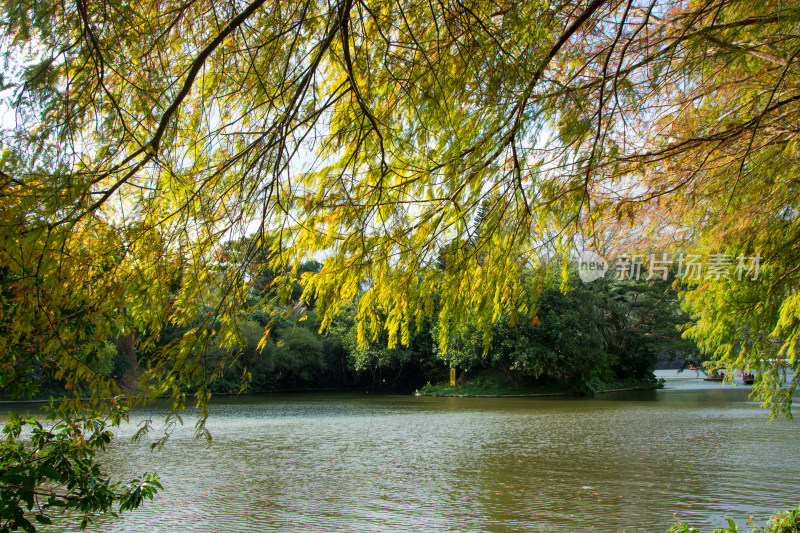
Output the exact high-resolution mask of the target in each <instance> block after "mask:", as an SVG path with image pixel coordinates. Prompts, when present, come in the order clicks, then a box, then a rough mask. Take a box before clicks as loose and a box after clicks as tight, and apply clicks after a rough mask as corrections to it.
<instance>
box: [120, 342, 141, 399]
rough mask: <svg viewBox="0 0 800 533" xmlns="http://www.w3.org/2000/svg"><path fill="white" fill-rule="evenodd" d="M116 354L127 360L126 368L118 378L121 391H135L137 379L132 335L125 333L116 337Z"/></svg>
mask: <svg viewBox="0 0 800 533" xmlns="http://www.w3.org/2000/svg"><path fill="white" fill-rule="evenodd" d="M117 353H119V354H120V355H122V356H124V357H125V359H127V360H128V368H127V370H125V373H124V374H123V375H122V376H120V379H119V386H120V388H121V389H122V390H123V391H133V390H135V389H136V386H137V384H138V379H137V377H136V364H137V361H136V348H134V347H133V333H127V334H125V335H120V336H119V337H117Z"/></svg>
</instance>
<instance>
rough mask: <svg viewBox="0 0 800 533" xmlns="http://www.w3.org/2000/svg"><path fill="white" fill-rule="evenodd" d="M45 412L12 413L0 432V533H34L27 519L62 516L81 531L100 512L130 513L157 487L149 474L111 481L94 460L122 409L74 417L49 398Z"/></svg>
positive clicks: (42, 521) (122, 417) (44, 521)
mask: <svg viewBox="0 0 800 533" xmlns="http://www.w3.org/2000/svg"><path fill="white" fill-rule="evenodd" d="M48 411H49V414H48V415H47V417H46V419H44V420H41V419H38V418H34V417H29V416H26V417H21V416H19V415H16V414H13V413H12V414H10V417H9V421H8V423H7V424H6V425H5V427H4V428H3V435H4V439H3V441H2V443H0V533H5V532H8V531H17V530H23V531H27V532H32V531H36V527H35V526H34V523H33V522H31V520H35V521H36V522H38V523H40V524H50V523H51V522H52V519H53V518H55V515H56V514H59V515H60V514H63V513H66V512H71V513H73V516H75V517H76V518H77V519H79V520H80V527H81V529H84V528H85V527H86V525H87V524H88V523H89V522H90V521H91V520H92V518H93V517H95V516H98V515H100V514H105V513H111V514H112V515H114V516H116V515H117V513H118V512H122V511H129V510H133V509H136V508H137V507H139V506H140V505H141V504H142V503H143V502H144V501H145V500H147V499H149V500H152V499H153V496H154V495H155V494H156V492H157V491H158V490H159V489H161V488H162V487H161V484H160V483H159V479H158V474H155V473H154V474H148V473H146V474H144V475H142V476H141V477H139V478H136V479H133V480H131V481H129V482H127V483H124V482H112V480H111V478H110V477H109V476H108V475H107V474H106V473H104V472H103V469H102V468H101V465H100V464H98V462H97V460H96V454H97V453H98V452H100V451H103V450H104V449H105V446H106V445H107V444H108V443H109V442H110V441H111V438H112V436H113V433H112V432H111V431H110V429H109V426H114V425H118V424H119V423H120V422H121V421H122V420H127V415H126V412H125V411H124V410H123V409H115V410H113V411H112V413H111V415H110V416H108V417H106V418H100V417H99V416H96V415H89V414H82V415H75V414H74V413H73V412H72V411H71V410H67V409H65V408H59V407H57V406H56V405H55V404H54V402H53V401H52V400H51V403H50V406H49V410H48ZM48 421H49V424H48V423H47V422H48ZM115 508H116V511H115V510H114V509H115Z"/></svg>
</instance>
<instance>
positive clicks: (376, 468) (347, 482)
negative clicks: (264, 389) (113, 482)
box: [54, 373, 800, 532]
mask: <svg viewBox="0 0 800 533" xmlns="http://www.w3.org/2000/svg"><path fill="white" fill-rule="evenodd" d="M671 377H672V378H673V379H671V380H670V381H669V383H668V387H667V389H665V390H659V391H646V392H638V393H613V394H608V395H602V396H599V397H598V398H596V399H592V400H578V399H533V398H517V399H481V398H413V397H375V398H372V397H361V396H358V397H357V396H330V395H326V396H322V395H320V396H316V395H311V396H281V397H279V396H251V397H247V398H221V399H217V400H216V401H215V403H214V404H213V405H212V406H211V409H210V411H211V418H210V421H209V428H210V430H211V431H212V433H213V435H214V440H213V442H212V443H211V444H210V445H208V444H206V443H205V442H201V441H196V440H194V439H193V431H192V428H191V424H190V423H187V425H188V427H186V428H182V429H180V430H179V431H177V432H176V433H175V434H174V435H173V437H172V438H171V440H170V441H169V443H168V444H167V445H166V447H165V448H164V449H163V450H162V451H159V452H150V451H149V448H148V446H147V445H146V443H142V444H135V445H134V444H130V443H129V441H128V439H127V438H126V437H129V436H130V435H132V434H133V432H134V430H135V426H136V423H137V422H138V421H140V420H141V419H142V417H143V416H144V415H145V414H148V413H141V412H140V413H137V415H136V416H135V417H132V424H131V425H129V426H128V427H125V428H123V429H122V430H121V431H120V432H119V435H120V436H121V438H120V439H119V440H118V441H117V442H116V443H115V445H114V447H113V448H112V449H111V450H110V452H109V453H108V458H107V459H108V464H109V465H110V467H111V468H112V470H113V471H114V472H115V473H116V474H117V475H119V476H120V477H121V478H123V479H124V478H127V477H130V476H133V475H135V474H138V473H141V472H143V471H147V470H149V471H152V470H157V471H158V472H159V473H160V474H161V477H162V480H163V482H164V487H165V490H164V491H163V492H162V493H160V494H159V496H158V497H157V500H156V501H155V502H152V503H148V504H145V506H144V507H143V508H142V509H141V510H139V511H135V512H133V513H128V514H126V515H123V517H122V518H121V519H119V520H111V519H109V520H106V519H104V520H103V521H101V522H98V523H97V525H96V530H97V531H130V532H134V531H136V532H140V531H175V532H178V531H187V532H188V531H192V532H194V531H259V532H260V531H267V530H280V531H565V532H566V531H570V532H574V531H603V532H606V531H629V532H630V531H665V530H666V529H667V528H668V527H669V526H670V525H671V524H672V523H673V522H674V518H673V514H675V513H677V516H678V517H679V518H680V519H682V520H686V521H689V522H691V523H693V524H694V525H697V526H701V527H702V528H703V529H711V528H712V527H721V526H722V525H723V523H724V517H726V516H733V517H734V518H736V519H737V520H738V521H739V523H740V524H742V523H743V522H744V520H746V517H747V516H749V515H753V516H754V517H755V518H756V519H760V520H763V519H764V518H765V517H766V516H767V515H769V514H770V513H771V512H773V511H775V510H777V509H784V508H789V507H792V506H794V505H796V504H797V498H798V496H797V490H796V488H797V486H798V481H800V479H799V478H798V474H800V446H798V444H800V426H799V425H798V424H797V423H795V422H787V421H785V420H778V421H776V422H774V423H772V424H767V413H766V412H765V411H764V410H762V409H760V408H759V407H758V406H757V405H755V404H754V403H752V402H751V401H750V400H749V399H748V397H747V396H748V393H749V390H750V389H749V387H742V386H739V387H736V388H733V387H730V386H722V385H719V384H713V383H712V384H709V383H705V382H703V381H702V380H699V379H697V378H696V377H694V373H684V374H681V375H680V378H681V379H674V378H676V377H678V376H676V375H675V374H674V373H672V374H671ZM149 414H151V415H153V416H163V413H160V412H158V411H153V412H151V413H149ZM54 531H55V529H54Z"/></svg>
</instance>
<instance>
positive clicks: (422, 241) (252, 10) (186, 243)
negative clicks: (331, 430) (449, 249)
mask: <svg viewBox="0 0 800 533" xmlns="http://www.w3.org/2000/svg"><path fill="white" fill-rule="evenodd" d="M3 7H4V10H3V13H4V14H3V16H2V17H3V18H2V41H3V47H4V50H5V53H4V60H5V62H6V64H7V65H8V66H9V68H8V69H6V74H5V75H4V78H3V84H4V85H3V86H4V89H5V91H4V93H3V94H4V95H5V97H4V104H5V105H6V106H7V108H8V110H9V111H8V112H7V114H6V117H7V119H6V121H5V124H6V129H5V132H4V136H3V139H2V142H3V146H4V149H5V152H4V155H3V160H2V169H1V170H2V180H3V181H2V192H1V193H0V215H1V216H0V220H2V222H0V243H2V246H0V254H2V256H0V264H2V265H4V266H5V267H6V268H7V271H6V272H4V277H3V280H4V285H3V293H2V298H3V306H2V308H0V313H2V318H3V328H4V330H5V332H6V334H4V336H3V343H2V345H0V365H2V368H3V369H4V372H3V378H2V380H3V381H2V384H0V386H6V385H8V384H10V383H12V382H13V383H19V382H20V380H22V381H24V379H22V378H21V376H24V371H21V370H20V371H19V372H18V371H17V370H18V369H19V368H20V364H19V361H20V360H24V359H25V358H26V357H39V358H43V359H45V361H44V363H43V364H47V365H51V366H58V367H59V369H60V370H59V371H60V372H61V375H62V376H65V377H69V376H81V377H80V379H92V378H91V374H89V373H87V372H88V371H87V370H86V369H85V368H84V367H85V365H83V364H82V363H81V361H80V359H79V358H75V357H74V356H73V353H74V350H75V349H76V347H77V346H79V345H84V344H86V343H93V342H99V341H100V340H101V339H105V338H107V337H108V336H109V335H112V336H113V335H125V334H128V333H129V332H131V331H133V330H134V329H135V330H136V331H137V339H138V341H137V342H138V343H140V345H141V346H149V347H152V346H154V345H155V344H154V343H155V339H156V338H157V337H158V334H159V331H160V329H161V328H162V327H163V324H164V323H165V321H169V322H170V323H172V324H175V325H178V326H188V325H190V324H191V325H192V327H190V328H188V330H187V332H186V334H185V335H184V336H183V337H182V338H181V339H179V340H178V341H176V342H174V343H172V344H170V345H169V346H167V347H166V348H165V349H164V350H162V351H161V353H160V355H159V356H157V357H155V358H154V359H153V360H152V361H151V365H152V366H151V371H150V372H148V373H147V374H145V376H144V381H143V384H144V385H148V386H149V387H150V388H149V389H148V390H149V392H150V393H151V394H162V393H165V392H169V393H171V394H172V395H173V397H174V398H175V399H176V400H177V401H179V402H180V401H181V399H182V392H183V389H184V387H185V386H192V385H194V386H197V387H198V389H197V390H198V393H197V401H198V402H199V403H200V404H202V403H203V402H205V401H206V400H207V395H208V391H207V389H206V388H204V386H203V384H204V383H205V381H206V376H205V375H204V372H203V366H202V364H201V361H199V358H200V357H202V355H201V354H202V349H201V348H202V346H203V345H205V344H206V343H207V342H208V339H209V336H210V335H211V332H212V331H215V332H217V334H218V335H219V336H220V338H222V339H227V341H226V342H230V343H231V344H234V343H235V342H236V341H237V337H238V335H237V334H236V332H237V331H238V330H237V325H236V321H237V316H239V314H240V312H241V310H242V309H243V308H244V307H245V306H247V305H248V298H249V294H250V291H249V285H250V284H251V283H253V280H252V278H250V277H249V276H248V275H247V274H246V273H247V271H248V264H249V263H250V262H251V261H253V260H256V259H257V258H258V260H259V261H261V260H262V259H263V257H264V254H262V253H261V250H264V249H270V250H272V252H271V253H269V254H266V256H267V257H268V261H269V263H270V265H269V268H270V270H271V271H272V272H276V273H280V275H277V276H276V277H275V278H274V279H273V280H271V284H272V285H273V287H272V290H270V291H266V292H265V296H264V299H263V300H262V302H260V304H259V305H268V304H269V303H271V302H270V300H271V299H276V300H280V299H282V298H283V299H286V298H288V297H289V295H290V293H291V288H292V286H293V285H292V283H293V279H292V278H293V274H295V273H296V272H297V266H298V264H299V262H300V261H301V259H306V258H309V257H315V254H323V253H324V254H325V256H326V258H325V264H324V267H323V268H322V270H321V271H320V272H319V273H313V272H310V273H308V275H307V276H306V280H307V282H308V283H307V285H306V291H307V295H308V296H311V295H313V296H314V297H315V298H316V302H317V310H318V313H319V315H320V316H321V317H323V327H325V326H327V325H328V324H330V320H331V318H332V316H334V315H335V313H336V312H337V310H338V309H339V305H340V304H341V302H343V301H346V300H349V299H352V298H353V297H354V296H355V295H356V294H357V293H359V292H360V290H361V288H362V287H363V286H364V285H363V284H364V282H366V283H367V285H368V290H367V291H366V293H365V294H363V295H361V297H360V299H359V308H358V314H357V319H358V320H359V323H360V324H361V325H362V327H361V328H360V329H359V340H360V342H362V343H366V342H367V341H368V340H369V339H372V340H376V339H378V338H379V336H380V335H382V334H386V338H387V339H388V345H389V346H394V345H396V344H397V343H402V342H407V341H408V339H409V338H410V337H411V331H410V329H411V328H412V327H413V325H414V324H421V323H423V322H424V321H425V320H424V319H433V320H436V321H438V323H439V327H440V329H441V330H442V331H443V333H444V334H443V335H441V336H440V338H442V339H447V338H448V335H447V334H446V332H447V330H448V329H449V328H450V327H452V326H453V325H454V324H456V325H457V324H458V322H459V321H460V320H466V319H467V317H468V316H470V317H471V319H472V320H477V322H478V324H479V325H480V327H481V328H482V330H483V331H484V332H485V333H486V334H487V335H490V331H491V324H492V322H493V321H494V320H496V319H497V318H498V317H500V316H502V315H504V314H506V315H508V316H510V319H511V320H512V321H513V320H514V317H515V316H516V314H517V313H519V312H527V311H529V307H530V302H528V301H527V299H526V297H525V295H526V293H527V292H526V287H525V286H524V284H525V282H524V281H523V272H525V271H526V269H531V268H533V270H534V271H540V272H541V271H543V270H547V269H548V268H551V267H553V265H555V264H557V261H556V260H557V259H559V258H560V259H561V260H566V258H567V254H568V248H569V244H570V241H571V238H572V237H573V236H577V235H580V236H581V237H582V238H588V242H589V243H590V244H593V245H598V244H602V243H600V242H599V240H600V239H601V237H602V236H606V235H610V234H613V233H614V232H616V231H617V230H618V229H619V228H620V227H621V226H625V225H626V224H629V223H631V222H633V223H635V224H637V228H638V231H639V232H640V233H641V235H642V236H643V237H649V238H650V240H651V241H655V243H652V244H653V245H655V244H665V243H676V242H679V243H681V244H685V243H686V242H690V243H691V244H693V245H695V246H697V247H698V249H699V250H700V251H701V252H703V253H709V254H710V253H723V254H734V255H736V254H738V253H740V252H741V253H746V254H747V255H748V256H750V255H752V254H754V253H756V252H757V251H759V250H760V253H761V255H763V256H764V262H765V264H766V263H768V264H769V265H770V266H769V267H768V268H767V269H766V270H765V271H767V270H768V271H769V273H770V274H769V275H766V274H764V275H762V277H760V278H759V279H758V280H752V281H754V283H751V284H749V285H735V286H733V287H734V288H730V287H731V285H730V283H732V282H729V281H728V280H725V279H724V278H723V279H719V280H715V279H713V278H712V279H709V280H708V284H705V283H704V284H703V285H701V286H699V288H698V290H696V291H694V292H693V293H692V295H691V296H690V297H688V298H687V301H688V302H689V303H690V304H691V305H692V307H693V309H694V310H695V312H696V313H697V316H698V320H699V321H698V325H697V327H696V328H695V329H694V330H693V332H692V335H694V336H695V338H696V339H697V340H698V342H700V344H701V345H702V346H704V347H705V348H706V349H708V350H710V351H714V350H716V354H717V356H718V357H720V358H722V359H724V360H726V361H728V362H730V363H735V364H737V365H738V364H740V363H742V364H748V365H750V366H752V367H756V368H758V369H759V370H762V375H764V376H765V377H768V379H765V380H764V381H763V382H762V384H764V385H765V388H763V389H761V392H762V394H764V395H765V396H764V398H766V399H771V400H775V401H776V404H775V405H778V406H786V405H787V404H788V402H789V401H790V395H787V394H784V393H781V394H778V395H772V396H770V393H769V391H774V390H776V387H778V386H779V385H780V379H779V374H778V373H773V372H772V370H770V369H774V368H777V367H776V366H775V363H774V362H775V361H783V360H784V359H786V358H787V357H788V360H789V363H790V365H791V366H793V367H796V364H797V363H796V362H795V358H794V349H795V345H796V342H797V336H798V335H800V320H798V319H797V318H796V317H797V316H800V312H798V310H800V307H798V306H800V300H799V299H798V298H797V297H796V296H795V295H794V293H793V291H794V289H795V288H796V287H797V282H798V279H799V278H798V277H799V276H800V267H798V264H799V263H798V260H799V259H800V250H798V247H797V246H798V245H797V242H798V241H797V239H796V236H797V207H798V206H797V202H798V200H797V198H798V195H797V191H796V189H797V184H798V181H797V179H796V177H795V174H796V172H795V171H796V166H797V162H798V158H797V149H798V148H797V137H796V136H797V123H798V120H797V118H798V113H799V112H800V94H798V92H797V89H796V88H797V86H798V78H797V75H798V70H797V64H798V63H797V56H798V54H800V33H799V32H798V24H800V7H798V6H797V4H796V3H794V2H781V1H771V2H745V1H741V0H736V1H733V0H691V1H678V0H646V1H635V0H626V1H620V0H616V1H613V0H590V1H585V0H581V1H564V2H550V1H547V2H539V1H531V2H502V1H466V2H465V1H455V2H438V3H431V2H416V1H408V2H406V1H404V2H384V1H370V0H363V1H353V0H341V1H331V2H320V1H311V0H306V1H286V2H265V1H264V0H253V1H252V2H250V3H246V2H237V1H229V2H216V1H214V2H212V1H210V0H189V1H186V0H157V1H156V0H141V1H138V2H129V3H120V2H113V1H112V2H103V3H100V2H87V1H85V0H82V1H79V2H77V3H74V4H66V3H58V2H56V3H51V2H38V1H34V0H26V1H11V0H6V1H5V2H4V3H3ZM486 198H493V199H495V200H494V201H493V202H492V204H491V209H490V210H489V212H488V213H484V214H483V220H484V222H483V225H482V227H483V230H482V233H481V238H480V239H479V240H478V241H477V242H476V244H475V247H474V248H473V251H472V252H471V253H465V254H461V255H458V254H455V255H453V258H452V259H453V261H454V262H453V264H452V268H448V269H445V270H444V271H443V272H442V271H439V270H437V269H435V268H432V267H433V265H434V264H435V261H436V259H437V257H438V252H439V250H440V248H441V245H442V244H443V243H444V242H452V241H466V240H468V239H470V237H471V235H470V230H471V228H472V220H473V219H474V216H475V214H476V211H477V210H478V209H479V207H480V206H481V204H482V202H483V200H484V199H486ZM665 228H666V229H668V230H669V231H668V233H664V231H665ZM656 229H658V230H660V231H661V233H656V231H655V230H656ZM252 231H255V233H256V238H254V239H252V240H251V241H250V242H251V250H250V253H242V254H239V255H238V256H237V258H236V261H234V262H233V263H231V264H228V265H226V268H224V269H221V268H220V266H219V252H220V250H221V248H222V247H223V243H224V242H226V241H231V240H236V239H238V238H239V237H241V236H242V235H244V234H249V233H250V232H252ZM647 231H651V232H652V233H647ZM555 268H556V269H557V270H558V269H559V268H558V267H555ZM543 275H547V274H546V273H545V274H543ZM755 282H757V283H755ZM434 289H436V290H434ZM742 291H744V292H742ZM745 293H746V294H745ZM434 294H439V295H440V298H441V305H438V306H434V302H433V298H434ZM434 308H436V310H437V312H438V315H437V316H436V317H432V316H431V315H432V313H433V312H434ZM122 310H124V311H125V312H124V313H123V312H122ZM75 320H83V321H86V322H87V323H89V324H91V327H90V328H81V327H74V324H75ZM720 324H724V325H725V327H726V328H727V330H726V331H727V333H726V334H725V335H724V336H720V333H719V332H720V331H721V330H720V328H719V327H718V326H719V325H720ZM445 342H446V341H445ZM442 348H443V349H446V346H443V347H442ZM21 354H25V355H24V357H23V356H22V355H21ZM32 354H35V355H32ZM776 372H778V370H776ZM773 378H774V379H773ZM794 386H796V382H794V383H793V384H792V387H794ZM95 389H96V390H100V391H101V394H100V395H101V396H102V395H103V394H102V391H105V390H107V389H103V385H102V384H101V383H99V382H98V383H97V384H96V386H95Z"/></svg>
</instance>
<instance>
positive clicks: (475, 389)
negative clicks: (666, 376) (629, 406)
mask: <svg viewBox="0 0 800 533" xmlns="http://www.w3.org/2000/svg"><path fill="white" fill-rule="evenodd" d="M593 385H595V387H594V388H591V389H589V390H575V389H567V388H564V387H559V386H557V385H532V386H531V385H529V386H522V387H519V388H515V387H513V386H512V385H511V384H510V383H502V382H497V381H494V380H487V379H486V378H474V379H471V380H469V381H466V382H464V383H456V384H455V385H450V384H449V383H437V384H432V383H428V384H426V385H425V386H424V387H422V388H420V389H419V390H418V391H416V392H415V393H414V395H415V396H438V397H458V398H546V397H559V396H560V397H570V396H586V395H591V394H604V393H609V392H621V391H633V390H649V389H659V388H662V387H663V386H664V382H663V380H659V381H658V382H656V383H653V382H652V381H644V380H640V381H618V382H613V383H603V382H596V383H594V384H593Z"/></svg>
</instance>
